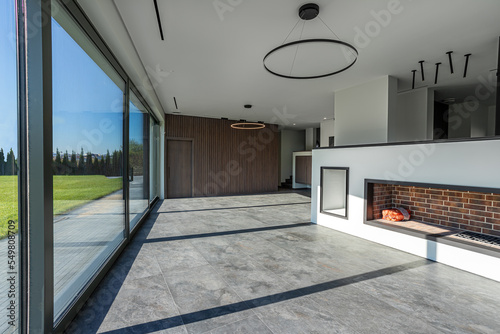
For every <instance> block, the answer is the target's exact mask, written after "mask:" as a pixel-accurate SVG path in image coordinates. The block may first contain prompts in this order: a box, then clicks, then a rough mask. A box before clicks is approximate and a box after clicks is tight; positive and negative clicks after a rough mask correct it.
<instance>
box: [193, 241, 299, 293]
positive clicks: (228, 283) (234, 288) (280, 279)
mask: <svg viewBox="0 0 500 334" xmlns="http://www.w3.org/2000/svg"><path fill="white" fill-rule="evenodd" d="M258 238H260V239H262V240H264V241H267V240H266V239H264V238H262V237H260V236H258ZM189 243H190V244H191V245H192V246H193V247H194V248H195V249H196V250H197V251H198V252H199V253H200V254H201V256H202V257H203V258H204V259H205V261H207V262H208V264H209V265H210V267H212V269H214V270H215V272H217V273H218V274H219V275H220V276H221V277H222V279H223V280H224V282H226V284H227V285H228V286H230V287H231V288H232V289H233V290H235V292H236V294H237V295H238V297H239V298H240V299H241V300H243V301H245V299H243V298H242V297H241V296H240V295H239V294H238V292H237V290H236V287H235V286H233V285H231V284H230V282H228V281H227V280H226V279H224V276H223V275H222V273H221V272H220V270H218V269H217V268H216V267H214V266H213V265H212V264H211V263H210V262H209V261H208V259H207V258H206V257H205V256H204V255H203V252H201V251H200V249H199V248H198V247H197V246H196V245H195V244H193V243H192V242H191V241H189ZM280 248H281V247H280ZM282 249H283V248H282ZM285 251H287V250H285ZM287 252H288V251H287ZM245 257H247V258H248V259H249V261H250V262H251V263H252V264H254V262H253V259H252V258H251V257H250V255H248V254H245ZM258 267H259V268H261V269H265V268H262V267H261V266H258ZM269 272H270V273H271V274H272V275H273V276H276V278H277V279H279V281H280V288H288V287H287V286H282V285H281V283H285V284H290V283H289V282H287V281H286V280H285V279H283V278H282V277H280V276H278V275H276V273H274V272H272V271H269Z"/></svg>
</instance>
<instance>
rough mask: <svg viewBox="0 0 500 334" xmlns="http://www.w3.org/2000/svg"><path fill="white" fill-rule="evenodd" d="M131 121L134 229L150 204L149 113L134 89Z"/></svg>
mask: <svg viewBox="0 0 500 334" xmlns="http://www.w3.org/2000/svg"><path fill="white" fill-rule="evenodd" d="M129 122H130V123H129V196H130V200H129V203H130V230H132V229H133V228H134V227H135V225H137V223H138V222H139V220H140V218H141V217H142V216H143V214H144V213H145V212H146V210H147V209H148V205H149V114H148V112H147V110H146V108H145V107H144V105H143V104H142V103H141V101H140V100H139V99H138V98H137V96H136V95H135V94H134V93H133V92H132V91H131V92H130V114H129Z"/></svg>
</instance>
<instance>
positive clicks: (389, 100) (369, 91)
mask: <svg viewBox="0 0 500 334" xmlns="http://www.w3.org/2000/svg"><path fill="white" fill-rule="evenodd" d="M396 94H397V79H395V78H393V77H390V76H385V77H382V78H379V79H376V80H373V81H370V82H367V83H364V84H361V85H358V86H355V87H351V88H348V89H344V90H341V91H338V92H335V108H334V110H335V127H334V133H335V145H336V146H343V145H354V144H368V143H385V142H387V140H388V122H389V109H392V108H396V103H397V100H396Z"/></svg>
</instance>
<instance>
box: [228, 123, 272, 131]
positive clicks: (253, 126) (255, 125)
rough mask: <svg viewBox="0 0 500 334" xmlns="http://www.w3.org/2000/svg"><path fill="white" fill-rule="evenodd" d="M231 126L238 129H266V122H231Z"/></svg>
mask: <svg viewBox="0 0 500 334" xmlns="http://www.w3.org/2000/svg"><path fill="white" fill-rule="evenodd" d="M231 127H232V128H233V129H237V130H260V129H264V128H265V127H266V125H265V124H264V123H253V122H240V123H233V124H231Z"/></svg>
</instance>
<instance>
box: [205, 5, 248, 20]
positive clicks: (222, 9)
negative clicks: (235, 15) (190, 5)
mask: <svg viewBox="0 0 500 334" xmlns="http://www.w3.org/2000/svg"><path fill="white" fill-rule="evenodd" d="M242 3H243V0H215V1H214V2H212V4H213V6H214V9H215V11H216V12H217V15H218V16H219V19H220V20H221V21H224V14H225V13H227V12H232V11H234V9H235V8H236V7H238V6H239V5H241V4H242Z"/></svg>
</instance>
